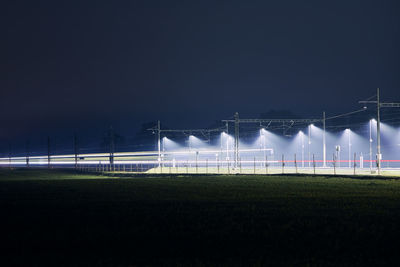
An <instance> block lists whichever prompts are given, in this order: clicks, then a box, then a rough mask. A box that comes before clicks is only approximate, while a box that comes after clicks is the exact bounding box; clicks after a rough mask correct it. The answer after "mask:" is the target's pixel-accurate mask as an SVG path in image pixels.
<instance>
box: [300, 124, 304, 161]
mask: <svg viewBox="0 0 400 267" xmlns="http://www.w3.org/2000/svg"><path fill="white" fill-rule="evenodd" d="M300 136H301V167H302V168H304V133H303V132H302V131H300Z"/></svg>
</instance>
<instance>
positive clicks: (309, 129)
mask: <svg viewBox="0 0 400 267" xmlns="http://www.w3.org/2000/svg"><path fill="white" fill-rule="evenodd" d="M308 167H311V124H310V125H308Z"/></svg>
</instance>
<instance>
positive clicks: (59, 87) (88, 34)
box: [0, 0, 400, 142]
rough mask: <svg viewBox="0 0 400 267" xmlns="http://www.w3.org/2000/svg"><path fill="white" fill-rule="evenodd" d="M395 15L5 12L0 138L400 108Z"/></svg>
mask: <svg viewBox="0 0 400 267" xmlns="http://www.w3.org/2000/svg"><path fill="white" fill-rule="evenodd" d="M399 3H400V2H399V1H382V0H377V1H351V0H347V1H101V0H98V1H3V2H2V4H1V7H0V25H1V26H0V28H1V42H0V88H1V95H0V112H1V125H2V126H1V131H0V138H2V139H3V140H13V142H17V141H18V140H25V139H26V138H27V137H29V136H35V135H43V134H44V133H48V134H50V135H63V133H64V132H65V135H70V134H71V133H72V132H73V131H79V132H81V133H91V132H95V131H102V130H104V129H106V128H107V127H108V125H110V124H113V125H116V127H120V128H121V131H125V132H129V131H132V132H133V131H135V130H136V129H137V128H139V127H140V124H141V123H142V122H146V121H151V120H157V119H160V120H162V121H164V122H166V123H168V124H169V125H171V126H172V127H206V126H207V125H209V124H210V123H212V122H213V121H215V120H219V119H224V118H227V117H230V116H231V115H232V114H233V113H234V112H235V111H238V112H240V114H241V116H242V117H257V116H258V115H259V114H260V113H262V112H266V111H268V110H270V109H287V110H291V111H292V112H294V113H298V114H300V115H302V116H313V117H315V116H320V114H321V112H322V111H323V110H326V111H327V112H328V113H331V114H333V113H340V112H346V111H348V110H353V109H357V108H358V104H357V101H358V100H360V99H363V98H367V97H369V96H371V95H373V94H374V93H375V88H376V87H380V88H382V97H383V98H384V99H386V100H390V101H393V100H400V76H399V71H400V55H399V47H400V32H399V27H400V16H399V14H400V4H399ZM22 142H24V141H22Z"/></svg>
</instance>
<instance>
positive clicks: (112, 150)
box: [110, 127, 114, 170]
mask: <svg viewBox="0 0 400 267" xmlns="http://www.w3.org/2000/svg"><path fill="white" fill-rule="evenodd" d="M110 170H114V130H113V128H112V127H110Z"/></svg>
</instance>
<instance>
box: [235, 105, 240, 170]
mask: <svg viewBox="0 0 400 267" xmlns="http://www.w3.org/2000/svg"><path fill="white" fill-rule="evenodd" d="M238 162H239V113H238V112H236V113H235V168H236V167H237V166H238Z"/></svg>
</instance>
